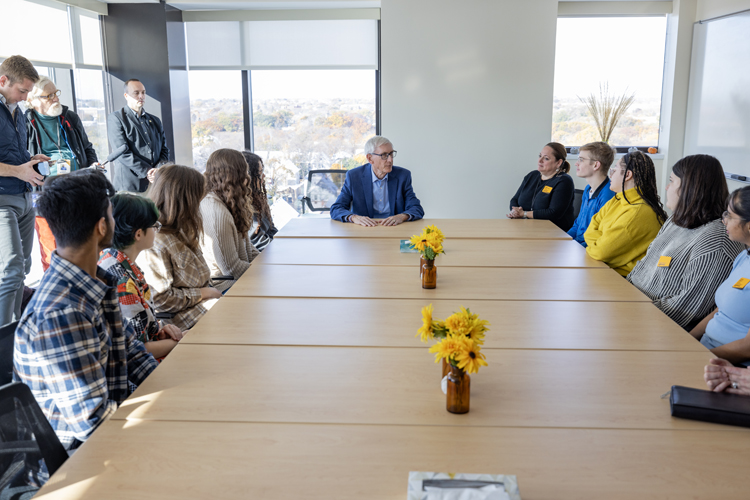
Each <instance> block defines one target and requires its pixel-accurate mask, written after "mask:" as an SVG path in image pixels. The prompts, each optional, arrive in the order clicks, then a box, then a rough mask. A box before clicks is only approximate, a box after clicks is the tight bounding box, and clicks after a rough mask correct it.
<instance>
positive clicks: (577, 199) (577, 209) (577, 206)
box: [573, 189, 583, 220]
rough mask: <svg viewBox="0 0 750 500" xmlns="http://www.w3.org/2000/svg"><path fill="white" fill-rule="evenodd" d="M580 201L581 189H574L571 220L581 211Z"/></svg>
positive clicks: (581, 201) (581, 198)
mask: <svg viewBox="0 0 750 500" xmlns="http://www.w3.org/2000/svg"><path fill="white" fill-rule="evenodd" d="M581 203H583V189H576V190H575V194H574V195H573V220H575V219H577V218H578V214H579V213H580V212H581Z"/></svg>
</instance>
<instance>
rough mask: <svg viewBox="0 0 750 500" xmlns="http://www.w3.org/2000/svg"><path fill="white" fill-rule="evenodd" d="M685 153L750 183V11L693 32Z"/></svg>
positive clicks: (702, 24)
mask: <svg viewBox="0 0 750 500" xmlns="http://www.w3.org/2000/svg"><path fill="white" fill-rule="evenodd" d="M684 152H685V154H686V155H691V154H698V153H704V154H710V155H713V156H715V157H716V158H718V159H719V161H720V162H721V164H722V166H723V167H724V171H725V172H726V173H727V174H728V175H727V177H730V175H729V174H735V176H733V178H735V179H736V178H737V176H744V177H746V180H747V182H750V11H745V12H740V13H738V14H734V15H732V16H727V17H722V18H718V19H715V20H710V21H702V22H698V23H695V25H694V27H693V52H692V60H691V64H690V83H689V90H688V107H687V121H686V125H685V151H684ZM739 180H744V179H739Z"/></svg>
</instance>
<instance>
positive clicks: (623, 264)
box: [583, 151, 667, 276]
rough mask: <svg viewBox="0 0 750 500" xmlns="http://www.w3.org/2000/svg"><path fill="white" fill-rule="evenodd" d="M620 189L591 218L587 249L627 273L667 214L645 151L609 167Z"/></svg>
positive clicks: (614, 188)
mask: <svg viewBox="0 0 750 500" xmlns="http://www.w3.org/2000/svg"><path fill="white" fill-rule="evenodd" d="M609 178H610V179H611V183H610V189H611V190H612V191H614V192H615V193H617V194H616V195H615V197H614V198H612V199H611V200H609V201H608V202H607V203H606V205H604V206H603V207H602V208H601V210H599V212H598V213H597V214H596V215H594V217H593V218H592V219H591V224H590V225H589V228H588V229H587V230H586V232H585V233H584V235H583V238H584V239H585V240H586V245H587V247H586V253H588V254H589V256H590V257H592V258H594V259H596V260H600V261H602V262H605V263H606V264H607V265H608V266H609V267H611V268H612V269H614V270H615V271H617V272H618V273H620V274H621V275H622V276H627V275H628V273H629V272H630V271H632V270H633V268H634V267H635V264H636V263H637V262H638V261H639V260H641V259H642V258H643V257H644V256H645V255H646V250H648V246H649V245H650V244H651V242H652V241H653V240H654V238H656V235H657V234H658V233H659V229H661V226H662V224H664V221H666V220H667V214H666V212H665V211H664V208H663V207H662V204H661V200H660V199H659V195H658V194H657V192H656V170H655V169H654V162H653V161H652V160H651V158H650V157H649V156H648V155H646V154H645V153H643V152H641V151H634V152H632V153H628V154H626V155H625V156H623V157H622V158H621V159H620V161H619V162H618V163H617V166H615V167H612V168H611V169H610V170H609Z"/></svg>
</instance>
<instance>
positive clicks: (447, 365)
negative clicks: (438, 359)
mask: <svg viewBox="0 0 750 500" xmlns="http://www.w3.org/2000/svg"><path fill="white" fill-rule="evenodd" d="M450 372H451V365H450V363H448V362H447V361H446V360H445V358H443V375H441V377H440V380H443V379H444V378H445V376H446V375H448V374H449V373H450Z"/></svg>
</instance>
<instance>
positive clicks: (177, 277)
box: [138, 165, 221, 331]
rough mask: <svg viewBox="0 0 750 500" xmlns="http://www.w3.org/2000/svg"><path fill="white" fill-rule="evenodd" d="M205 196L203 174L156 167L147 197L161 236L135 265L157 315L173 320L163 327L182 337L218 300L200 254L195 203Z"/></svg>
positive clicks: (180, 167)
mask: <svg viewBox="0 0 750 500" xmlns="http://www.w3.org/2000/svg"><path fill="white" fill-rule="evenodd" d="M205 195H206V180H205V179H204V177H203V174H201V173H200V172H198V171H197V170H195V169H194V168H191V167H185V166H183V165H165V166H164V167H161V168H160V169H159V170H158V171H157V173H156V175H155V177H154V183H153V184H152V185H151V189H149V192H148V196H149V198H151V199H152V200H153V201H154V204H156V208H157V209H158V210H159V222H160V223H161V230H160V231H159V232H158V233H157V234H156V236H155V238H154V246H153V247H151V248H148V249H145V250H143V251H142V252H141V254H140V256H139V257H138V264H139V266H140V267H141V269H143V274H144V276H145V277H146V282H147V283H148V284H149V285H150V286H151V289H152V290H153V292H154V295H153V298H154V305H155V306H156V311H157V312H164V313H172V314H174V316H173V317H172V318H171V319H170V320H168V321H169V322H170V323H172V324H174V325H175V326H177V327H178V328H179V329H180V330H183V331H184V330H189V329H190V328H192V327H193V326H194V325H195V324H196V323H197V322H198V320H199V319H200V318H201V317H202V316H203V315H204V314H206V312H207V311H208V309H209V308H210V307H211V306H213V304H214V303H215V301H214V300H213V299H218V298H220V297H221V292H220V291H219V290H217V289H216V288H214V287H213V286H212V283H211V271H210V270H209V268H208V264H206V260H205V259H204V258H203V253H202V252H201V248H200V238H201V236H202V235H203V219H202V218H201V212H200V202H201V200H202V199H203V197H204V196H205Z"/></svg>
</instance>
